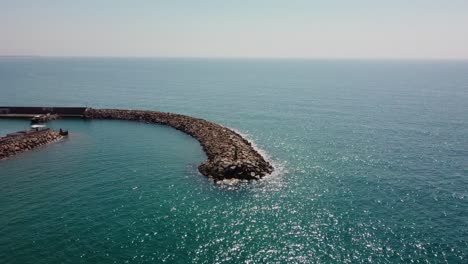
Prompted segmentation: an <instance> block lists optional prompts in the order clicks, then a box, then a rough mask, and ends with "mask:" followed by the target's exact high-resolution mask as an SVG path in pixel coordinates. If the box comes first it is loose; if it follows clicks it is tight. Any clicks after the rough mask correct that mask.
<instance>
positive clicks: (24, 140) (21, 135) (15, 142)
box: [0, 128, 63, 159]
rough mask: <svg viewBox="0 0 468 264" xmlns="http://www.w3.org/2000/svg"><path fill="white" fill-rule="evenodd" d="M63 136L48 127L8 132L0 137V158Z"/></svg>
mask: <svg viewBox="0 0 468 264" xmlns="http://www.w3.org/2000/svg"><path fill="white" fill-rule="evenodd" d="M62 138H63V136H61V135H60V134H59V133H58V132H55V131H53V130H51V129H48V128H46V129H42V130H39V131H34V130H28V131H19V132H16V133H11V134H8V135H7V136H5V137H1V138H0V159H4V158H7V157H11V156H13V155H16V154H18V153H21V152H24V151H28V150H32V149H34V148H37V147H39V146H43V145H46V144H49V143H52V142H55V141H57V140H60V139H62Z"/></svg>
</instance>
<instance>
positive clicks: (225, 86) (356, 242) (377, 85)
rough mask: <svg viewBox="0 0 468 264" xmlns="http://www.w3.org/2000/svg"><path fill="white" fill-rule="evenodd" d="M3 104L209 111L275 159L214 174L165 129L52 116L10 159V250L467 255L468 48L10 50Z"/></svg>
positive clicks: (322, 258)
mask: <svg viewBox="0 0 468 264" xmlns="http://www.w3.org/2000/svg"><path fill="white" fill-rule="evenodd" d="M2 105H3V106H86V107H94V108H122V109H143V110H157V111H163V112H174V113H180V114H185V115H190V116H195V117H200V118H204V119H207V120H210V121H213V122H216V123H219V124H222V125H224V126H226V127H229V128H231V129H234V130H235V131H238V132H239V133H241V134H242V135H244V136H245V137H246V138H247V139H248V140H250V141H251V142H252V143H253V144H254V145H255V147H256V148H257V149H258V150H259V151H260V152H261V153H262V154H263V155H264V156H265V157H267V159H268V160H269V161H270V162H271V163H272V164H273V166H274V168H275V172H274V173H273V174H272V175H269V176H267V177H265V178H264V179H262V180H260V181H256V182H250V183H241V184H230V183H226V184H218V183H214V182H212V181H210V180H209V179H207V178H206V177H205V176H203V175H201V174H200V173H199V172H198V170H197V166H198V165H199V164H200V163H202V162H203V161H204V160H205V159H206V155H205V154H204V152H203V150H202V148H201V146H200V144H199V143H198V142H197V141H196V140H195V139H193V138H191V137H190V136H188V135H185V134H183V133H181V132H179V131H177V130H175V129H172V128H170V127H166V126H161V125H154V124H145V123H138V122H129V121H98V120H93V121H89V120H82V119H63V120H57V121H53V122H50V123H48V126H49V127H51V128H54V129H59V128H63V129H68V130H69V131H70V136H69V137H68V138H67V139H65V140H62V141H60V142H57V143H53V144H50V145H47V146H43V147H40V148H38V149H35V150H33V151H30V152H26V153H22V154H19V155H17V156H15V157H11V158H9V159H6V160H2V161H0V263H2V264H3V263H5V264H6V263H21V264H23V263H35V264H40V263H47V264H51V263H468V61H449V60H426V61H424V60H299V59H202V58H48V57H19V58H13V57H12V58H10V57H4V58H0V106H2ZM28 127H29V121H28V120H22V119H8V120H7V119H0V135H4V134H7V133H11V132H15V131H19V130H22V129H26V128H28Z"/></svg>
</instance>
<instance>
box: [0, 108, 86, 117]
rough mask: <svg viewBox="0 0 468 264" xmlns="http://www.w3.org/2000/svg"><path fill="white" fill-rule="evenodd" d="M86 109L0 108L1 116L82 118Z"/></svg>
mask: <svg viewBox="0 0 468 264" xmlns="http://www.w3.org/2000/svg"><path fill="white" fill-rule="evenodd" d="M85 111H86V107H33V106H25V107H22V106H21V107H18V106H0V116H1V115H40V114H49V113H50V114H57V115H61V116H83V114H84V112H85Z"/></svg>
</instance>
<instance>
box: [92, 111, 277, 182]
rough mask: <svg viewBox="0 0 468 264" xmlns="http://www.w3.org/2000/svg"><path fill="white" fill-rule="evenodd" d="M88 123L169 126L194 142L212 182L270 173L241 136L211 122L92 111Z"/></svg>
mask: <svg viewBox="0 0 468 264" xmlns="http://www.w3.org/2000/svg"><path fill="white" fill-rule="evenodd" d="M84 118H89V119H120V120H134V121H141V122H148V123H156V124H162V125H168V126H171V127H173V128H175V129H177V130H180V131H182V132H185V133H187V134H189V135H190V136H192V137H194V138H195V139H197V140H198V141H199V142H200V144H201V145H202V147H203V150H204V151H205V153H206V155H207V156H208V160H206V161H205V162H203V163H202V164H201V165H200V166H199V167H198V170H199V171H200V172H201V173H202V174H203V175H205V176H207V177H209V178H212V179H214V180H223V179H243V180H254V179H260V178H262V177H263V176H265V175H267V174H270V173H272V172H273V167H272V166H271V165H270V163H269V162H267V161H266V160H265V159H264V158H263V157H262V156H261V155H260V154H259V153H258V152H257V151H256V150H255V149H254V148H253V147H252V145H251V143H250V142H248V141H247V140H246V139H244V138H243V137H242V136H240V135H239V134H237V133H236V132H234V131H232V130H231V129H229V128H226V127H223V126H221V125H218V124H215V123H213V122H210V121H207V120H204V119H200V118H195V117H191V116H186V115H179V114H173V113H164V112H157V111H141V110H120V109H92V108H88V109H87V110H86V111H85V112H84Z"/></svg>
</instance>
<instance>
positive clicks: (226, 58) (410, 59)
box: [0, 54, 468, 61]
mask: <svg viewBox="0 0 468 264" xmlns="http://www.w3.org/2000/svg"><path fill="white" fill-rule="evenodd" d="M0 58H77V59H79V58H83V59H86V58H102V59H107V58H108V59H112V58H115V59H223V60H230V59H232V60H239V59H240V60H247V59H253V60H369V61H375V60H390V61H396V60H408V61H468V57H467V58H465V57H462V58H453V57H401V58H398V57H273V56H272V57H265V56H258V57H243V56H134V55H34V54H31V55H29V54H5V55H2V54H0Z"/></svg>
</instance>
